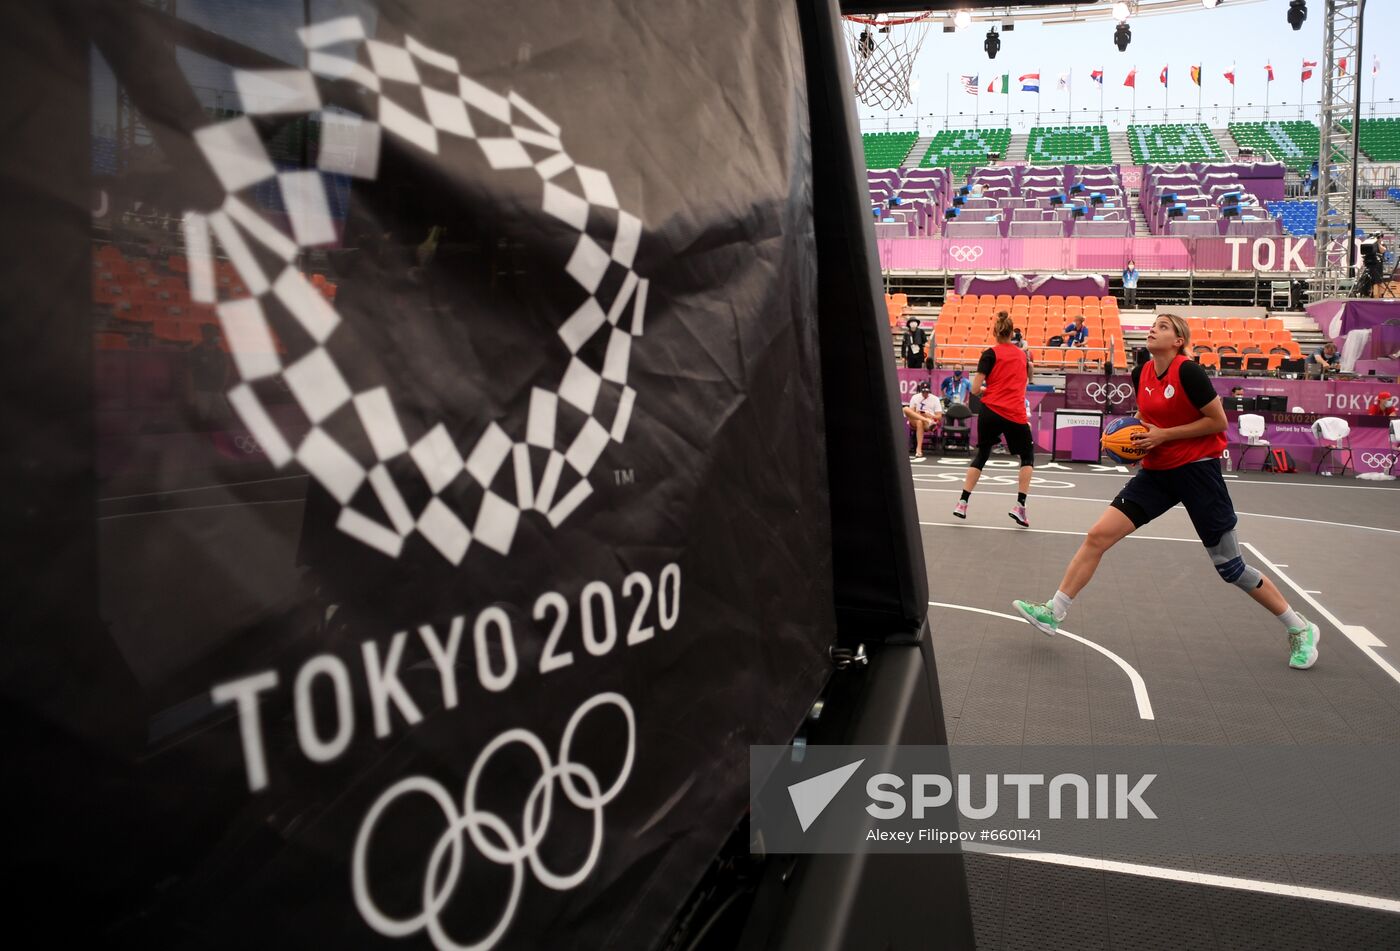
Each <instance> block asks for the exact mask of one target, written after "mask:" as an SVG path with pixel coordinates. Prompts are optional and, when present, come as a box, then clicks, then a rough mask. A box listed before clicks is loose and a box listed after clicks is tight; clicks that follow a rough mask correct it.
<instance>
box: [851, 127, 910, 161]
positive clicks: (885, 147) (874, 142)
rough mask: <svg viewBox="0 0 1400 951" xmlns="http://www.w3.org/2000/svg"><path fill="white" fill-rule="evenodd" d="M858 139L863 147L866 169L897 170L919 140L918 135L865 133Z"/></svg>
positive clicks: (906, 133)
mask: <svg viewBox="0 0 1400 951" xmlns="http://www.w3.org/2000/svg"><path fill="white" fill-rule="evenodd" d="M860 138H861V144H862V145H864V146H865V167H866V168H898V167H899V166H900V165H902V164H904V157H905V156H906V155H908V154H909V150H910V149H912V148H913V147H914V143H915V142H917V141H918V140H919V133H917V132H867V133H865V134H864V135H862V136H861V137H860Z"/></svg>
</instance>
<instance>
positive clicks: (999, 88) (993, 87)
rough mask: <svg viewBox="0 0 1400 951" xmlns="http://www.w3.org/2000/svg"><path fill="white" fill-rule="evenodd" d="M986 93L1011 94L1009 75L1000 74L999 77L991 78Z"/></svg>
mask: <svg viewBox="0 0 1400 951" xmlns="http://www.w3.org/2000/svg"><path fill="white" fill-rule="evenodd" d="M987 92H1000V93H1009V92H1011V74H1010V73H1002V74H1001V75H1000V76H993V77H992V81H991V82H989V83H987Z"/></svg>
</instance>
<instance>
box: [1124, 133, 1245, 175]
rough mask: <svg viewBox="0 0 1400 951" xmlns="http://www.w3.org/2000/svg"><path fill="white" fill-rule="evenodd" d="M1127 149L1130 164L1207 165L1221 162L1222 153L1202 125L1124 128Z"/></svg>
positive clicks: (1218, 144)
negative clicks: (1212, 162) (1194, 163)
mask: <svg viewBox="0 0 1400 951" xmlns="http://www.w3.org/2000/svg"><path fill="white" fill-rule="evenodd" d="M1128 146H1129V148H1131V149H1132V152H1133V161H1134V162H1136V163H1137V164H1139V165H1144V164H1147V163H1149V162H1154V163H1169V162H1210V161H1220V160H1223V159H1225V157H1226V156H1225V150H1224V149H1223V148H1221V147H1220V143H1219V142H1217V141H1216V140H1215V136H1214V135H1213V134H1212V133H1211V131H1210V129H1209V128H1207V126H1206V124H1205V123H1203V122H1188V123H1170V124H1167V123H1163V124H1161V125H1130V126H1128Z"/></svg>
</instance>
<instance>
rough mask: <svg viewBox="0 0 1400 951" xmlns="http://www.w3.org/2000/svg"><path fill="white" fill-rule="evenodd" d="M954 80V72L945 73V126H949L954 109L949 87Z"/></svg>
mask: <svg viewBox="0 0 1400 951" xmlns="http://www.w3.org/2000/svg"><path fill="white" fill-rule="evenodd" d="M952 81H953V74H952V73H944V74H943V128H945V129H946V128H948V116H949V114H950V112H951V111H952V105H951V103H952V100H951V98H950V97H949V93H948V89H949V86H950V85H951V83H952Z"/></svg>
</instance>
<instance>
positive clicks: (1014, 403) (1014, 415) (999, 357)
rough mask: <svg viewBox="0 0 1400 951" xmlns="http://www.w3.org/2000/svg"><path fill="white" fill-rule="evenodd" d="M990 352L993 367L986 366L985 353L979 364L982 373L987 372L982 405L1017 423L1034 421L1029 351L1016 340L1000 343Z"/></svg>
mask: <svg viewBox="0 0 1400 951" xmlns="http://www.w3.org/2000/svg"><path fill="white" fill-rule="evenodd" d="M988 352H989V353H991V355H992V361H991V363H992V365H991V367H990V369H985V370H984V369H983V367H984V366H985V365H986V362H987V358H986V355H985V354H984V355H983V357H982V360H983V362H982V363H981V364H979V365H978V367H977V370H978V372H979V373H986V374H987V381H986V384H985V386H986V389H985V390H983V392H982V405H983V406H985V407H987V408H988V409H990V410H993V411H995V412H996V414H997V415H998V416H1001V417H1002V418H1004V419H1009V420H1010V421H1011V422H1013V423H1028V422H1030V417H1028V416H1027V415H1026V381H1027V379H1029V376H1030V367H1029V364H1028V362H1027V360H1026V352H1025V351H1024V350H1022V349H1021V348H1020V347H1018V346H1016V345H1015V344H1014V343H999V344H997V345H996V346H995V347H992V348H991V349H990V350H989V351H988Z"/></svg>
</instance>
